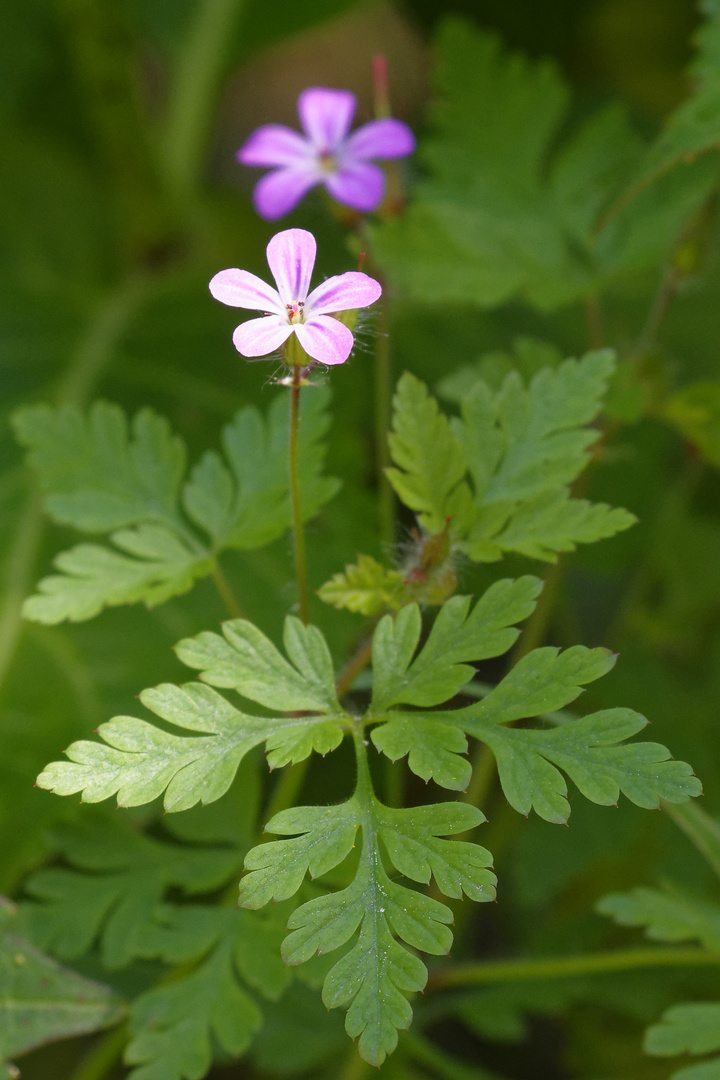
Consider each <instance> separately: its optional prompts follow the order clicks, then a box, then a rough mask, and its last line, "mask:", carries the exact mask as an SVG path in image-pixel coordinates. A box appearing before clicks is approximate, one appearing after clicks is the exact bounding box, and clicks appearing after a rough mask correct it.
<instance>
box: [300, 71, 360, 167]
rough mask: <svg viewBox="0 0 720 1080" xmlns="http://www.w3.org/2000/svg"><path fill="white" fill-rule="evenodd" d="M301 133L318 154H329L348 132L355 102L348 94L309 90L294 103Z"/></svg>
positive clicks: (338, 91) (324, 88)
mask: <svg viewBox="0 0 720 1080" xmlns="http://www.w3.org/2000/svg"><path fill="white" fill-rule="evenodd" d="M297 108H298V116H299V117H300V123H301V124H302V128H303V131H304V132H305V134H306V135H307V137H308V138H309V139H310V141H311V143H312V144H313V146H314V147H315V151H316V153H318V154H332V153H334V152H335V150H337V148H338V147H339V146H340V144H341V143H342V141H343V139H344V138H345V136H346V135H347V133H348V131H349V130H350V125H351V124H352V118H353V116H354V115H355V109H356V108H357V98H356V97H355V95H354V94H352V93H351V92H350V91H349V90H329V89H327V88H326V87H324V86H311V87H309V89H307V90H303V92H302V93H301V94H300V97H299V98H298V103H297Z"/></svg>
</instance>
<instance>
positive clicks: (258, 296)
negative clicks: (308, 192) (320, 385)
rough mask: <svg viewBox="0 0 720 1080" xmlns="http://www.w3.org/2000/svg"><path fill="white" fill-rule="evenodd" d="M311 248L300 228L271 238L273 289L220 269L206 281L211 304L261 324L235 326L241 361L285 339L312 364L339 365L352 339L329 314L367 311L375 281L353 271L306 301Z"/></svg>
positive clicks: (240, 273)
mask: <svg viewBox="0 0 720 1080" xmlns="http://www.w3.org/2000/svg"><path fill="white" fill-rule="evenodd" d="M316 252H317V244H316V243H315V237H314V236H313V234H312V233H309V232H306V230H305V229H286V230H285V232H279V233H276V234H275V236H273V238H272V240H271V241H270V243H269V244H268V246H267V261H268V265H269V267H270V269H271V271H272V275H273V277H274V278H275V283H276V285H277V290H275V289H273V287H272V285H266V284H265V282H264V281H262V280H261V279H260V278H259V277H256V276H255V274H251V273H249V272H248V271H247V270H221V271H220V273H219V274H216V275H215V277H214V278H213V279H212V281H211V282H210V292H211V293H212V294H213V296H214V297H215V299H216V300H219V301H220V302H221V303H223V304H229V305H230V307H239V308H249V309H250V310H251V311H263V312H265V317H264V318H262V319H249V320H248V321H247V322H244V323H241V324H240V326H238V327H237V328H236V330H235V333H234V334H233V344H234V345H235V348H236V349H237V351H238V352H239V353H242V355H243V356H266V355H267V354H268V353H272V352H275V350H276V349H279V348H280V346H281V345H282V344H283V343H284V342H286V341H287V339H288V338H289V337H290V335H291V334H293V333H294V334H295V335H296V336H297V339H298V341H299V342H300V345H301V346H302V348H303V349H304V350H305V352H306V353H307V354H308V356H311V357H312V358H313V359H314V360H319V361H320V363H321V364H342V363H344V362H345V361H346V360H347V358H348V356H349V355H350V350H351V349H352V347H353V336H352V333H351V331H350V330H348V328H347V326H344V325H343V323H341V322H339V321H338V320H337V319H333V317H332V315H331V312H334V311H351V310H353V309H355V308H362V307H368V305H369V304H373V303H374V302H375V301H376V300H377V298H378V297H379V296H380V293H381V292H382V289H381V288H380V285H379V283H378V282H377V281H375V280H374V279H373V278H371V277H368V275H367V274H362V273H360V272H359V271H349V272H348V273H346V274H338V275H337V276H336V277H331V278H328V279H327V281H323V283H322V285H318V287H317V288H316V289H313V291H312V292H311V293H310V295H309V296H308V289H309V288H310V278H311V276H312V272H313V266H314V265H315V254H316Z"/></svg>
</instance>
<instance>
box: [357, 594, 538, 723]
mask: <svg viewBox="0 0 720 1080" xmlns="http://www.w3.org/2000/svg"><path fill="white" fill-rule="evenodd" d="M541 589H542V582H541V581H539V580H538V579H537V578H534V577H529V576H528V577H523V578H518V579H517V580H516V581H513V580H511V579H507V578H506V579H504V580H502V581H497V582H495V584H494V585H491V586H490V588H489V589H488V590H487V591H486V592H485V593H484V594H483V596H482V597H481V598H480V599H479V600H478V602H477V603H476V604H475V606H474V608H473V609H472V611H470V603H471V598H470V597H469V596H454V597H452V599H450V600H448V601H447V603H446V604H444V605H443V607H442V608H441V609H440V613H439V614H438V616H437V618H436V619H435V622H434V624H433V628H432V630H431V632H430V636H429V638H428V640H427V642H426V643H425V645H424V646H423V649H422V650H421V652H420V653H419V655H418V656H417V657H416V659H415V660H413V661H412V663H408V655H410V656H411V655H412V654H411V653H409V646H410V642H411V641H413V645H412V648H413V651H414V648H415V645H416V644H417V637H416V636H415V635H414V634H413V635H409V636H408V638H407V643H408V647H407V648H405V649H402V650H397V651H396V649H395V648H391V647H390V642H391V640H393V641H396V640H397V639H398V638H399V637H400V636H401V635H403V634H404V633H405V630H404V627H405V625H406V622H407V624H408V625H409V624H410V623H411V622H412V624H413V626H419V610H418V611H417V615H414V614H412V608H411V607H407V608H405V609H403V612H402V613H401V614H400V615H398V617H397V618H396V620H395V623H394V624H393V622H392V619H391V617H390V616H389V615H386V616H385V617H384V618H383V619H382V620H381V622H380V623H379V624H378V626H377V629H376V630H375V637H374V639H373V658H374V657H375V653H376V650H377V654H378V659H377V660H375V659H374V664H373V671H374V680H373V699H372V709H373V712H375V713H380V712H382V711H384V710H385V709H387V708H389V706H391V705H398V704H400V703H404V704H406V705H425V706H427V705H439V704H441V703H442V702H444V701H448V700H449V699H450V698H451V697H453V696H454V695H455V694H456V693H457V692H458V691H459V690H460V689H461V687H463V686H464V685H465V683H468V682H470V680H471V679H473V678H474V676H475V668H474V667H471V666H470V665H469V664H467V663H463V661H469V660H486V659H488V658H489V657H491V656H500V655H501V654H502V653H505V652H507V651H508V649H509V648H510V647H511V646H512V645H513V644H514V642H515V641H516V640H517V637H518V634H519V633H520V631H519V630H517V629H516V628H515V627H514V626H513V625H512V624H513V623H515V622H520V621H521V620H522V619H526V618H527V617H528V615H530V614H532V612H533V610H534V608H535V600H536V598H537V596H538V594H539V593H540V590H541ZM389 661H391V662H389Z"/></svg>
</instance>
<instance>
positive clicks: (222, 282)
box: [210, 270, 285, 315]
mask: <svg viewBox="0 0 720 1080" xmlns="http://www.w3.org/2000/svg"><path fill="white" fill-rule="evenodd" d="M210 292H211V293H212V294H213V296H214V297H215V299H216V300H219V301H220V303H221V304H227V305H228V306H229V307H240V308H249V309H250V310H251V311H276V312H277V313H278V314H280V315H282V314H284V311H285V308H284V307H283V304H282V301H281V299H280V295H279V293H277V292H276V290H275V289H273V287H272V285H266V284H265V282H264V281H262V280H261V279H260V278H259V277H256V276H255V274H251V273H250V272H249V271H248V270H221V271H220V273H219V274H216V275H215V277H214V278H213V279H212V281H211V282H210Z"/></svg>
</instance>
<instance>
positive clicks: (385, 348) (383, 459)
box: [375, 272, 395, 548]
mask: <svg viewBox="0 0 720 1080" xmlns="http://www.w3.org/2000/svg"><path fill="white" fill-rule="evenodd" d="M375 276H376V277H379V275H378V274H377V272H376V274H375ZM381 284H382V287H383V300H384V303H383V305H382V307H381V308H380V312H379V315H378V327H377V338H376V341H375V460H376V467H377V484H378V517H379V527H380V541H381V543H382V544H383V545H384V546H385V547H386V548H391V547H392V545H393V544H394V543H395V494H394V492H393V489H392V487H391V486H390V481H389V480H388V478H387V475H386V472H385V470H386V469H387V468H388V466H389V465H390V447H389V446H388V432H389V430H390V418H391V406H392V366H391V362H390V309H389V306H388V304H389V297H388V286H387V283H386V282H385V281H383V280H382V279H381Z"/></svg>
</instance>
